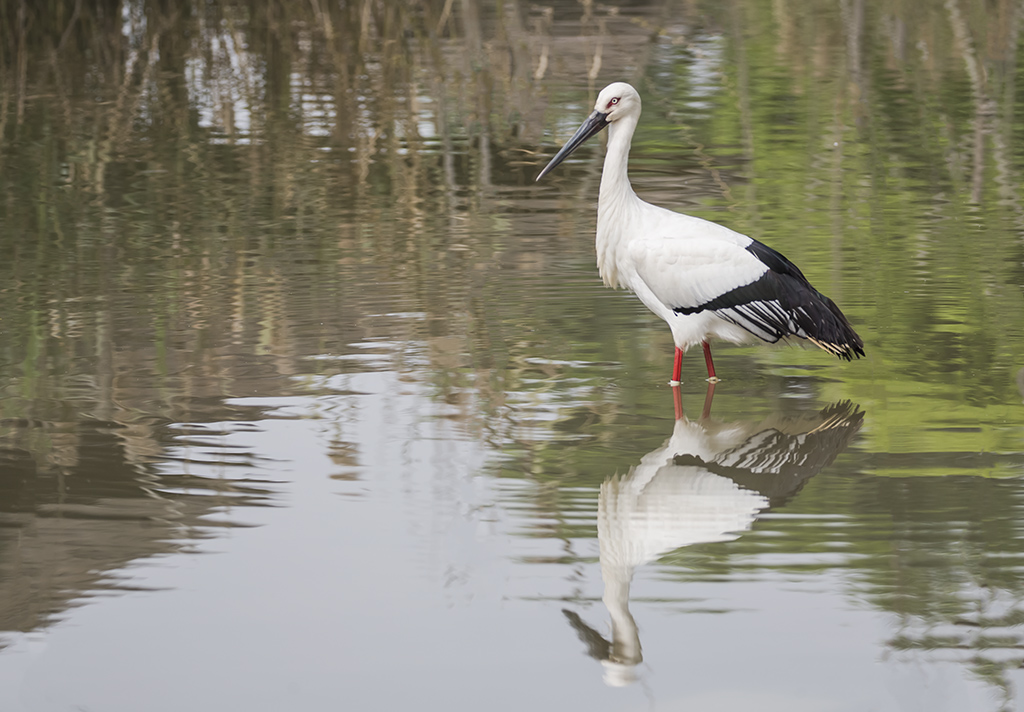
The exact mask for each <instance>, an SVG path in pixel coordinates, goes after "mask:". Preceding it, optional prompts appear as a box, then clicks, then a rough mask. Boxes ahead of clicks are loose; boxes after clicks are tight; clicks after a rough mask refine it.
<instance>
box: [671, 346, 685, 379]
mask: <svg viewBox="0 0 1024 712" xmlns="http://www.w3.org/2000/svg"><path fill="white" fill-rule="evenodd" d="M682 376H683V350H682V349H681V348H679V347H678V346H677V347H676V360H675V362H674V363H673V364H672V383H676V384H678V383H680V382H682V380H683V378H682Z"/></svg>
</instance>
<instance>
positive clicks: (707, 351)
mask: <svg viewBox="0 0 1024 712" xmlns="http://www.w3.org/2000/svg"><path fill="white" fill-rule="evenodd" d="M701 343H702V344H703V345H704V363H706V364H707V365H708V380H709V381H717V380H718V376H716V375H715V363H714V361H712V360H711V344H709V343H708V342H707V341H702V342H701Z"/></svg>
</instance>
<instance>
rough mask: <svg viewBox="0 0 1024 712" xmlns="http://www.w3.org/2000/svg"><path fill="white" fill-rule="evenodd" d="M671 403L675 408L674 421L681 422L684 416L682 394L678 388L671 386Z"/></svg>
mask: <svg viewBox="0 0 1024 712" xmlns="http://www.w3.org/2000/svg"><path fill="white" fill-rule="evenodd" d="M672 403H673V404H675V407H676V420H682V419H683V418H685V417H686V416H684V415H683V394H682V393H681V390H680V388H679V386H672Z"/></svg>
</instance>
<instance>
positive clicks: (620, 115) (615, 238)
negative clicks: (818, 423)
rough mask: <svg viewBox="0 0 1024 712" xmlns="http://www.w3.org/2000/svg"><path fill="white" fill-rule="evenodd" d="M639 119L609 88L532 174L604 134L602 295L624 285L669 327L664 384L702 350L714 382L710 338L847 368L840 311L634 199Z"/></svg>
mask: <svg viewBox="0 0 1024 712" xmlns="http://www.w3.org/2000/svg"><path fill="white" fill-rule="evenodd" d="M639 120H640V95H639V94H638V93H637V91H636V89H634V88H633V87H632V86H630V85H629V84H626V83H624V82H615V83H614V84H609V85H608V86H607V87H605V88H604V89H603V90H602V91H601V93H600V94H599V95H598V97H597V104H596V105H595V107H594V112H593V113H592V114H591V115H590V116H589V117H588V118H587V120H586V121H585V122H583V125H582V126H580V127H579V129H578V130H577V131H576V133H575V134H574V135H573V137H572V138H570V139H569V141H568V142H566V144H565V145H564V146H562V148H561V150H559V151H558V153H556V154H555V156H554V158H552V159H551V162H550V163H548V165H547V166H545V167H544V170H542V171H541V172H540V175H538V176H537V180H540V179H541V178H543V177H544V176H545V175H547V174H548V173H549V172H550V171H551V170H553V169H554V168H555V166H557V165H558V164H559V163H561V162H562V161H563V160H565V158H566V157H567V156H568V155H569V154H570V153H572V152H573V151H575V150H576V149H577V148H578V147H579V146H580V145H581V144H582V143H583V142H584V141H586V140H587V139H588V138H590V137H591V136H593V135H595V134H596V133H598V132H599V131H601V129H603V128H605V127H606V126H607V127H608V149H607V153H606V154H605V157H604V171H603V173H602V174H601V190H600V194H599V196H598V203H597V266H598V269H599V270H600V273H601V277H602V279H604V283H605V284H606V285H608V286H609V287H625V288H626V289H629V290H631V291H632V292H634V293H635V294H636V295H637V296H638V297H639V298H640V301H642V302H643V303H644V304H645V305H647V308H648V309H650V310H651V311H653V312H654V313H655V314H657V315H658V316H659V317H661V318H662V319H664V320H665V321H666V322H668V325H669V327H670V328H671V329H672V337H673V340H674V341H675V346H676V350H675V362H674V364H673V369H672V384H673V385H678V384H679V383H680V379H681V369H682V357H683V352H684V351H686V349H688V348H690V347H691V346H696V345H697V344H702V345H703V347H704V359H705V362H706V364H707V369H708V380H709V381H712V382H714V381H717V380H718V379H717V377H716V376H715V366H714V363H713V362H712V360H711V347H710V345H709V344H708V339H709V338H711V337H716V338H719V339H724V340H726V341H731V342H733V343H743V342H745V341H748V340H750V339H751V337H757V338H759V339H761V340H762V341H767V342H769V343H775V342H777V341H779V340H780V339H784V338H787V337H789V336H798V337H800V338H803V339H807V340H808V341H811V342H812V343H814V344H816V345H817V346H820V347H821V348H822V349H824V350H825V351H828V352H829V353H831V354H835V355H836V356H838V357H839V358H841V359H846V360H847V361H849V360H852V359H853V358H854V357H858V358H859V357H860V356H863V355H864V342H863V341H861V338H860V337H859V336H857V333H856V332H855V331H854V330H853V327H852V326H850V322H849V321H847V319H846V317H845V316H843V313H842V312H841V311H839V307H837V306H836V305H835V303H833V301H832V300H831V299H829V298H828V297H826V296H825V295H824V294H822V293H821V292H819V291H818V290H816V289H815V288H814V287H812V286H811V284H810V282H808V281H807V278H806V277H804V275H803V273H802V272H801V271H800V269H799V268H798V267H797V266H796V265H794V264H793V263H792V262H790V261H789V260H787V259H786V258H785V257H783V256H782V255H781V254H780V253H778V252H776V251H775V250H773V249H772V248H770V247H768V246H767V245H764V244H762V243H760V242H758V241H757V240H754V239H752V238H750V237H747V236H746V235H742V234H740V233H738V232H735V231H733V230H730V229H729V228H727V227H724V226H722V225H718V224H716V223H713V222H709V221H707V220H702V219H700V218H696V217H693V216H690V215H684V214H682V213H677V212H674V211H671V210H666V209H664V208H659V207H657V206H656V205H651V204H650V203H646V202H644V201H643V200H641V199H640V198H638V197H637V195H636V193H634V192H633V188H632V186H630V184H629V176H628V175H627V174H626V165H627V163H628V160H629V145H630V141H631V140H632V138H633V132H634V131H635V130H636V126H637V122H638V121H639Z"/></svg>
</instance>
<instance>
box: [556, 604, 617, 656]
mask: <svg viewBox="0 0 1024 712" xmlns="http://www.w3.org/2000/svg"><path fill="white" fill-rule="evenodd" d="M562 613H564V614H565V617H566V618H568V619H569V625H571V626H572V627H573V629H574V630H575V631H576V635H578V636H579V637H580V640H582V641H583V642H584V644H585V645H586V646H587V655H589V656H590V657H592V658H594V660H607V659H608V658H609V657H611V651H612V644H611V643H609V642H608V641H607V640H605V639H604V636H602V635H601V634H600V633H598V632H597V631H596V630H594V629H593V628H591V627H590V626H589V625H587V624H586V623H584V622H583V619H582V618H580V617H579V616H578V615H577V614H575V613H573V612H572V611H570V610H567V609H565V608H563V609H562Z"/></svg>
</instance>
